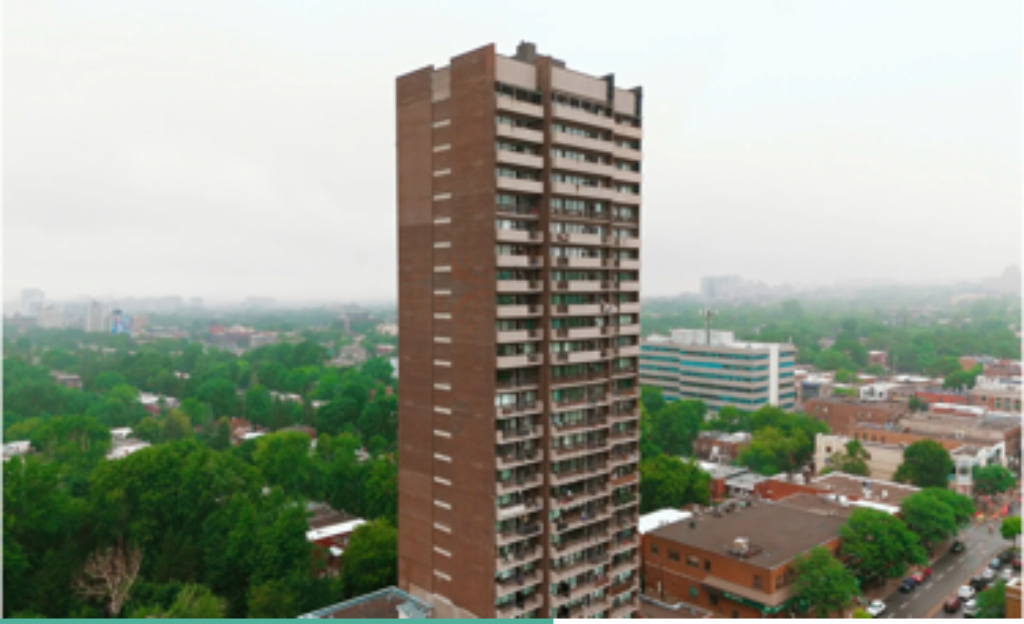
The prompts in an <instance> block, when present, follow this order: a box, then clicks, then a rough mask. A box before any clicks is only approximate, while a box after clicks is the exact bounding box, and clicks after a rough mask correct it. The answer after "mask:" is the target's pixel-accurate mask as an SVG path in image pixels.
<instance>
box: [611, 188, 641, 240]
mask: <svg viewBox="0 0 1024 624" xmlns="http://www.w3.org/2000/svg"><path fill="white" fill-rule="evenodd" d="M619 195H622V193H619ZM630 197H635V198H637V199H636V201H637V203H640V196H639V195H630ZM615 241H616V242H615V244H616V245H617V246H618V247H623V248H626V249H640V239H639V238H638V237H636V236H620V237H619V238H617V239H615Z"/></svg>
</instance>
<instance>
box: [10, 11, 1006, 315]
mask: <svg viewBox="0 0 1024 624" xmlns="http://www.w3.org/2000/svg"><path fill="white" fill-rule="evenodd" d="M1020 31H1021V9H1020V4H1019V2H1017V1H1016V0H1005V1H998V0H986V1H985V2H973V1H963V2H942V1H939V0H922V1H916V2H901V1H898V0H884V1H877V2H873V1H867V0H855V1H850V2H840V1H834V0H833V1H829V2H812V1H804V2H769V1H761V0H759V1H756V2H755V1H749V2H728V1H723V0H703V1H696V0H690V1H686V2H664V1H663V0H662V1H658V2H639V1H636V0H633V1H631V2H623V1H622V0H618V1H615V2H600V1H597V0H588V1H587V2H585V3H584V2H553V1H551V0H546V1H543V2H532V1H526V0H517V1H516V2H513V3H505V2H501V3H499V2H480V1H475V2H440V1H437V0H435V1H432V2H397V1H380V2H354V1H342V0H332V1H324V2H313V1H306V2H298V1H278V2H258V1H255V0H239V1H224V0H203V1H198V2H190V1H184V0H175V1H173V2H172V1H170V0H166V1H163V2H144V1H142V0H126V1H123V2H115V1H101V0H89V1H87V2H85V1H83V2H49V1H43V0H21V1H8V2H4V33H3V35H4V36H3V44H4V50H3V51H4V64H3V81H4V91H3V104H4V107H3V113H4V119H3V121H4V127H3V131H4V132H3V148H4V154H3V164H4V171H3V173H4V197H3V198H4V206H3V208H4V214H3V219H4V222H3V224H4V227H3V231H4V297H5V299H9V298H13V297H16V296H17V295H18V293H19V292H20V290H21V289H22V288H25V287H38V288H41V289H43V290H44V291H45V292H46V293H47V296H48V297H54V298H63V297H77V296H79V295H91V296H97V297H102V296H107V295H162V294H181V295H184V296H190V295H199V296H205V297H207V298H208V299H209V300H216V299H229V298H241V297H245V296H248V295H265V296H272V297H276V298H278V299H280V300H287V299H338V300H350V301H351V300H363V299H384V298H393V297H394V296H395V288H396V286H395V285H396V275H395V266H396V262H395V254H396V251H395V250H396V243H395V153H394V139H395V129H394V79H395V77H396V76H397V75H399V74H402V73H405V72H408V71H411V70H413V69H417V68H419V67H422V66H424V65H429V64H434V65H438V66H440V65H443V64H446V63H447V59H448V58H450V57H451V56H453V55H457V54H459V53H461V52H464V51H466V50H469V49H473V48H476V47H479V46H481V45H484V44H487V43H491V42H493V43H495V44H496V45H497V47H498V51H499V52H501V53H504V54H512V53H513V52H514V50H515V46H516V44H517V43H518V42H519V41H520V40H524V39H525V40H530V41H534V42H536V43H537V44H538V47H539V51H540V52H541V53H546V54H552V55H554V56H556V57H558V58H561V59H564V60H565V61H566V62H567V63H568V66H569V67H570V68H574V69H578V70H580V71H583V72H587V73H592V74H594V75H604V74H606V73H609V72H612V73H615V75H616V82H617V83H618V84H619V85H621V86H624V87H631V86H634V85H642V86H643V88H644V106H645V110H644V133H645V134H644V137H645V144H644V163H643V167H644V177H643V184H644V186H643V202H644V203H643V208H642V222H643V230H642V237H643V267H644V268H643V276H642V279H643V289H644V294H645V295H662V294H676V293H679V292H681V291H684V290H695V289H696V288H697V287H698V283H699V280H700V277H701V276H702V275H707V274H740V275H743V276H745V277H748V278H751V279H758V280H763V281H765V282H767V283H772V284H778V283H783V282H790V283H829V282H834V281H837V280H848V279H864V278H869V279H870V278H879V279H893V280H913V281H936V280H944V279H957V278H973V277H979V276H984V275H994V274H997V273H999V272H1000V271H1001V270H1002V269H1003V268H1004V267H1005V266H1007V265H1008V264H1013V263H1018V262H1019V258H1020V253H1021V249H1020V246H1021V178H1020V174H1021V33H1020Z"/></svg>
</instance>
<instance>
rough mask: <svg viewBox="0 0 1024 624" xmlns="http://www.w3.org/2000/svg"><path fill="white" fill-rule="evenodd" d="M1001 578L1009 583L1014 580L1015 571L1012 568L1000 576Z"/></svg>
mask: <svg viewBox="0 0 1024 624" xmlns="http://www.w3.org/2000/svg"><path fill="white" fill-rule="evenodd" d="M999 578H1001V579H1003V580H1004V581H1006V582H1007V583H1009V582H1010V581H1011V580H1013V570H1012V569H1010V568H1006V569H1005V570H1003V571H1002V573H1000V574H999Z"/></svg>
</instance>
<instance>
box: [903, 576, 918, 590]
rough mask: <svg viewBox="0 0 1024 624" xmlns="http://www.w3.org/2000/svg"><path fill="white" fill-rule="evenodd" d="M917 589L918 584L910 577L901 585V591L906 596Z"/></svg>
mask: <svg viewBox="0 0 1024 624" xmlns="http://www.w3.org/2000/svg"><path fill="white" fill-rule="evenodd" d="M915 587H917V583H916V582H914V579H912V578H910V577H907V578H905V579H903V582H902V583H900V591H901V592H903V593H904V594H906V593H908V592H910V591H912V590H913V589H914V588H915Z"/></svg>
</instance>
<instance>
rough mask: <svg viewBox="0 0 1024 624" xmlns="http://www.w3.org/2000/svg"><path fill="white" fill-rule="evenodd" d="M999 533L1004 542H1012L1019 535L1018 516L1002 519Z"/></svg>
mask: <svg viewBox="0 0 1024 624" xmlns="http://www.w3.org/2000/svg"><path fill="white" fill-rule="evenodd" d="M999 533H1000V534H1001V535H1002V536H1003V539H1006V540H1013V539H1014V538H1015V537H1017V536H1018V535H1020V516H1008V517H1006V518H1003V524H1002V525H1001V526H1000V527H999Z"/></svg>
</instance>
